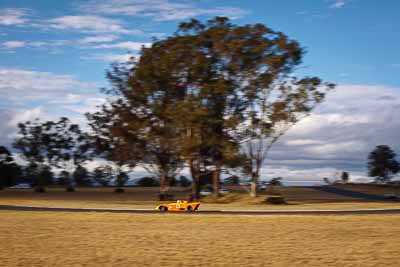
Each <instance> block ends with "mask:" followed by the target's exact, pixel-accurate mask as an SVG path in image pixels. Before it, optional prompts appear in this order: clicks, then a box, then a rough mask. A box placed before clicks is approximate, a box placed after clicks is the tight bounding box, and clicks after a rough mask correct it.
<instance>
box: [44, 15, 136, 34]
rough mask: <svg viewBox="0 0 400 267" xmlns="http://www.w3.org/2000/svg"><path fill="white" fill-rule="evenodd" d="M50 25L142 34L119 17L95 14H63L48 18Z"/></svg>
mask: <svg viewBox="0 0 400 267" xmlns="http://www.w3.org/2000/svg"><path fill="white" fill-rule="evenodd" d="M48 23H49V25H48V26H49V27H50V28H54V29H62V30H72V31H80V32H93V33H122V34H140V33H141V31H139V30H127V29H125V28H124V27H123V26H122V22H121V21H120V20H118V19H110V18H104V17H100V16H94V15H80V16H79V15H77V16H63V17H58V18H54V19H50V20H48Z"/></svg>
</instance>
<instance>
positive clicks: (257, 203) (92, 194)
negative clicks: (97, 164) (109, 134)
mask: <svg viewBox="0 0 400 267" xmlns="http://www.w3.org/2000/svg"><path fill="white" fill-rule="evenodd" d="M173 190H174V191H173V194H174V195H175V196H176V197H177V198H182V199H184V198H185V196H186V195H187V192H186V191H183V190H182V189H179V188H174V189H173ZM126 191H127V192H126V193H123V194H116V193H113V189H112V188H105V189H104V188H78V190H77V191H76V192H73V193H69V192H65V190H64V189H60V188H51V189H49V190H48V192H46V193H43V194H41V193H34V192H32V190H11V189H6V190H3V191H0V205H25V206H38V207H43V206H44V207H68V208H109V209H152V208H154V207H155V206H156V205H157V204H159V201H156V199H157V192H158V188H128V189H126ZM233 191H234V190H233ZM275 192H276V193H280V194H282V195H283V196H284V197H285V199H286V200H287V201H288V203H289V205H267V204H263V200H264V199H265V197H266V196H265V195H260V196H259V197H257V198H255V199H253V198H250V197H249V196H248V195H247V194H244V193H242V192H240V191H236V193H233V194H230V195H228V196H226V197H223V198H221V199H220V200H219V201H218V202H219V203H212V201H211V202H208V203H207V200H204V201H202V204H201V206H200V209H201V210H221V209H222V210H232V209H234V210H243V209H250V210H313V209H326V210H338V209H374V208H400V202H397V203H395V202H373V201H363V200H359V199H353V198H349V197H342V196H337V195H334V194H329V193H324V192H320V191H317V190H314V189H310V188H302V187H281V188H276V189H275Z"/></svg>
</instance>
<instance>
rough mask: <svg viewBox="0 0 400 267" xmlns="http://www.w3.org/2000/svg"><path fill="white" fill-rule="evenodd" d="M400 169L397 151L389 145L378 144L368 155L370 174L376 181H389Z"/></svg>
mask: <svg viewBox="0 0 400 267" xmlns="http://www.w3.org/2000/svg"><path fill="white" fill-rule="evenodd" d="M399 171H400V164H399V162H398V161H397V160H396V153H395V152H394V151H393V150H392V149H391V148H390V147H389V146H387V145H379V146H377V147H376V148H375V149H374V150H373V151H372V152H371V153H370V154H369V156H368V175H369V176H370V177H376V181H379V182H389V181H390V179H391V178H392V176H393V174H396V173H398V172H399Z"/></svg>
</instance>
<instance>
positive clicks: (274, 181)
mask: <svg viewBox="0 0 400 267" xmlns="http://www.w3.org/2000/svg"><path fill="white" fill-rule="evenodd" d="M268 184H269V185H272V186H274V185H276V186H282V177H276V178H272V179H271V180H270V181H269V182H268Z"/></svg>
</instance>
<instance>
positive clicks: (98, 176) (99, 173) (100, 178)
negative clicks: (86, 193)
mask: <svg viewBox="0 0 400 267" xmlns="http://www.w3.org/2000/svg"><path fill="white" fill-rule="evenodd" d="M93 179H94V180H95V181H96V182H97V183H99V184H100V185H101V186H108V185H109V183H110V181H111V179H112V168H111V167H110V166H107V165H104V166H99V167H97V168H95V169H94V172H93Z"/></svg>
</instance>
